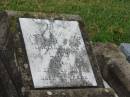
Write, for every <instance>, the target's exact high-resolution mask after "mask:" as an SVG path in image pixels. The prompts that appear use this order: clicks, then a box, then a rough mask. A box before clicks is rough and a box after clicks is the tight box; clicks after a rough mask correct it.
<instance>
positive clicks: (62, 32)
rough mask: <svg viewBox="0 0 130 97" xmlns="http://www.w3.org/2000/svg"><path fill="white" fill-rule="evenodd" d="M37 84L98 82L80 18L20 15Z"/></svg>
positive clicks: (64, 85)
mask: <svg viewBox="0 0 130 97" xmlns="http://www.w3.org/2000/svg"><path fill="white" fill-rule="evenodd" d="M19 24H20V28H21V32H22V36H23V40H24V44H25V49H26V53H27V57H28V62H29V66H30V70H31V75H32V80H33V84H34V88H53V87H82V86H97V82H96V79H95V75H94V73H93V70H92V66H91V63H90V60H89V57H88V53H87V50H86V48H85V43H84V40H83V38H82V34H81V33H82V32H81V30H80V26H79V22H78V21H73V20H72V21H69V20H68V21H67V20H51V19H35V18H19Z"/></svg>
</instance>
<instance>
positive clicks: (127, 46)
mask: <svg viewBox="0 0 130 97" xmlns="http://www.w3.org/2000/svg"><path fill="white" fill-rule="evenodd" d="M120 49H121V51H122V52H123V53H124V54H125V56H126V58H127V60H128V61H129V62H130V43H121V45H120Z"/></svg>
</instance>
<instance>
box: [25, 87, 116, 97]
mask: <svg viewBox="0 0 130 97" xmlns="http://www.w3.org/2000/svg"><path fill="white" fill-rule="evenodd" d="M25 95H26V96H28V97H115V95H114V92H113V90H111V89H104V88H88V89H59V90H31V91H27V90H26V93H25Z"/></svg>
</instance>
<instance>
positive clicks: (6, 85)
mask: <svg viewBox="0 0 130 97" xmlns="http://www.w3.org/2000/svg"><path fill="white" fill-rule="evenodd" d="M0 88H1V90H2V91H1V93H2V96H3V97H19V96H18V93H17V90H16V88H15V85H14V84H13V82H12V79H11V78H10V76H9V74H8V72H7V70H6V68H5V66H4V64H3V63H2V62H1V60H0Z"/></svg>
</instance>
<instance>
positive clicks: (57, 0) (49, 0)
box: [0, 0, 130, 44]
mask: <svg viewBox="0 0 130 97" xmlns="http://www.w3.org/2000/svg"><path fill="white" fill-rule="evenodd" d="M0 9H1V10H18V11H41V12H47V13H50V12H53V13H67V14H79V15H80V16H81V17H82V18H83V20H84V23H85V25H86V29H87V30H88V33H89V36H90V39H91V40H92V41H95V42H97V41H100V42H115V43H117V44H119V43H120V42H130V0H0Z"/></svg>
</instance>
